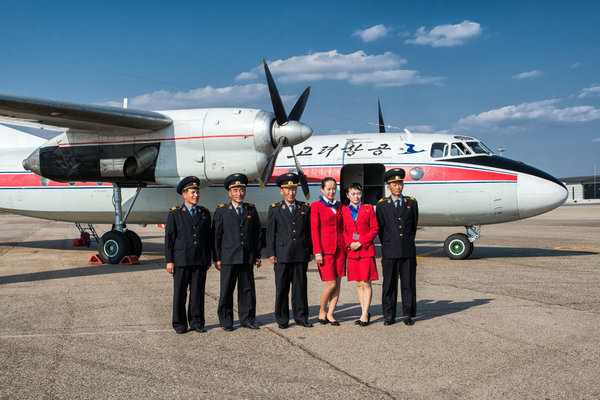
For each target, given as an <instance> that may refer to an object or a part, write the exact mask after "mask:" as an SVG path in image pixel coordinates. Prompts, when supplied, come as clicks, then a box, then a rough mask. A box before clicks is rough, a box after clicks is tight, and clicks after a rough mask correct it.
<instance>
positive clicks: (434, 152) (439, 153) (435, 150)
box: [431, 143, 448, 158]
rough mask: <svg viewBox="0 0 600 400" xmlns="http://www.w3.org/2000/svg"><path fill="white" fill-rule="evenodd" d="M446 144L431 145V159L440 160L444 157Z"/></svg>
mask: <svg viewBox="0 0 600 400" xmlns="http://www.w3.org/2000/svg"><path fill="white" fill-rule="evenodd" d="M447 147H448V144H447V143H433V144H432V145H431V158H440V157H444V155H446V154H445V153H446V151H447Z"/></svg>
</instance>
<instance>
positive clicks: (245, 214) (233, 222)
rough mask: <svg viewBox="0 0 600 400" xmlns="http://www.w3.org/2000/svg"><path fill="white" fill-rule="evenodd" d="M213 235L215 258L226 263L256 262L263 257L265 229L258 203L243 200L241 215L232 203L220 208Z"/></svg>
mask: <svg viewBox="0 0 600 400" xmlns="http://www.w3.org/2000/svg"><path fill="white" fill-rule="evenodd" d="M213 235H214V246H213V259H214V260H215V261H221V263H222V264H225V265H234V264H253V263H254V260H256V259H257V258H260V246H261V237H262V230H261V226H260V219H259V218H258V213H257V212H256V208H255V207H254V204H250V203H243V204H242V215H241V217H240V216H238V215H237V212H236V211H235V208H234V207H233V205H232V204H231V203H225V204H221V205H220V206H219V207H217V210H216V211H215V213H214V216H213Z"/></svg>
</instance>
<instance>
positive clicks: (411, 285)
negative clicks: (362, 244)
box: [376, 168, 419, 325]
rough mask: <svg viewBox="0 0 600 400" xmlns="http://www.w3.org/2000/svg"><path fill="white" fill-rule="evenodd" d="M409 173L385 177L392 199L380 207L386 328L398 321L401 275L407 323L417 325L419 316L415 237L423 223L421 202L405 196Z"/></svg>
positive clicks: (399, 170) (391, 173)
mask: <svg viewBox="0 0 600 400" xmlns="http://www.w3.org/2000/svg"><path fill="white" fill-rule="evenodd" d="M405 175H406V172H405V171H404V170H403V169H402V168H393V169H390V170H389V171H387V172H386V173H385V174H383V180H384V182H386V183H387V185H388V190H389V191H390V193H391V196H390V197H387V198H383V199H381V200H379V203H377V210H376V215H377V222H378V223H379V239H380V240H381V252H382V255H381V265H382V269H383V292H382V302H381V303H382V304H381V305H382V308H383V317H384V325H392V324H393V323H394V322H395V321H396V320H395V318H396V303H397V301H398V275H400V286H401V290H402V291H401V294H402V313H403V314H404V320H403V321H404V323H405V324H406V325H412V324H413V320H412V319H413V318H414V317H415V315H416V312H417V288H416V274H417V252H416V247H415V234H416V232H417V223H418V221H419V209H418V206H417V200H415V199H414V198H413V197H407V196H403V195H402V190H403V189H404V177H405Z"/></svg>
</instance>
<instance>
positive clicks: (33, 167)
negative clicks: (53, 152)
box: [23, 149, 42, 176]
mask: <svg viewBox="0 0 600 400" xmlns="http://www.w3.org/2000/svg"><path fill="white" fill-rule="evenodd" d="M23 168H25V169H26V170H27V171H31V172H33V173H34V174H38V175H40V176H41V175H42V174H41V169H40V149H35V150H34V151H33V153H31V154H30V155H29V156H28V157H27V158H26V159H24V160H23Z"/></svg>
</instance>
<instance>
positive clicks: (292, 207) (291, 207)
mask: <svg viewBox="0 0 600 400" xmlns="http://www.w3.org/2000/svg"><path fill="white" fill-rule="evenodd" d="M288 207H289V209H290V212H291V213H292V214H293V213H294V205H293V204H290V205H289V206H288Z"/></svg>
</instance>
